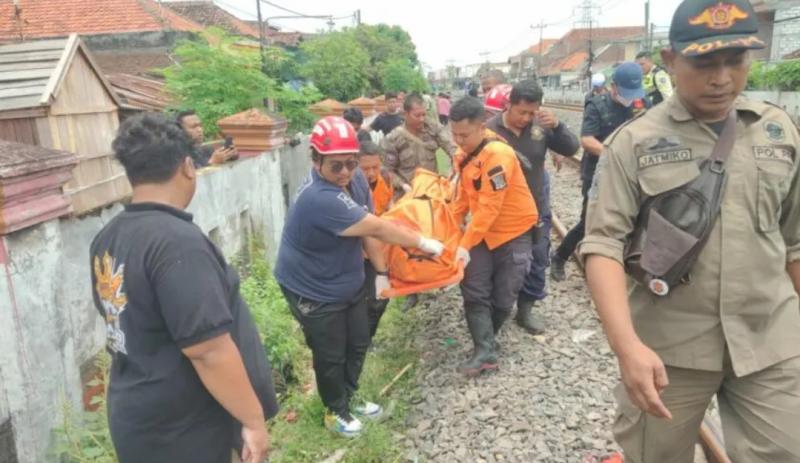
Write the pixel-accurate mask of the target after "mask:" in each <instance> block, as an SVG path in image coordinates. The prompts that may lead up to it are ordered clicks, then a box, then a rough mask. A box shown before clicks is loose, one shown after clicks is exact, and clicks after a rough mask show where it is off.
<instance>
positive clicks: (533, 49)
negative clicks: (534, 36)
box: [526, 39, 558, 55]
mask: <svg viewBox="0 0 800 463" xmlns="http://www.w3.org/2000/svg"><path fill="white" fill-rule="evenodd" d="M556 42H558V39H543V40H542V41H541V43H537V44H535V45H531V46H530V47H528V49H527V50H526V51H527V52H528V53H532V54H534V55H538V54H539V53H540V51H539V50H540V49H541V53H547V51H548V50H550V47H552V46H553V45H555V43H556Z"/></svg>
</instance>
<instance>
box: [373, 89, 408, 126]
mask: <svg viewBox="0 0 800 463" xmlns="http://www.w3.org/2000/svg"><path fill="white" fill-rule="evenodd" d="M401 104H402V100H400V99H398V97H397V94H396V93H394V92H386V111H384V112H382V113H380V114H378V116H377V117H376V118H375V120H373V121H372V123H371V124H370V125H368V126H367V127H364V130H367V131H370V132H371V131H373V130H378V131H380V132H383V135H384V136H385V135H389V133H390V132H391V131H392V130H394V129H396V128H397V127H399V126H401V125H402V124H403V114H402V113H401V112H400V105H401Z"/></svg>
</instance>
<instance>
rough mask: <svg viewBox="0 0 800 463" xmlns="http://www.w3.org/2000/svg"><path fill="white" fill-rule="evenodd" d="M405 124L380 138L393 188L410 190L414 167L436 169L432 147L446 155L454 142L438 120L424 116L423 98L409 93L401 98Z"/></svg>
mask: <svg viewBox="0 0 800 463" xmlns="http://www.w3.org/2000/svg"><path fill="white" fill-rule="evenodd" d="M403 108H404V109H405V112H406V120H405V124H403V125H402V126H400V127H398V128H396V129H394V130H393V131H392V132H391V133H389V135H387V136H386V138H384V139H383V142H382V144H383V149H384V151H385V155H384V156H385V157H384V162H383V164H384V166H385V167H386V169H387V170H388V171H389V172H390V173H391V174H392V178H393V185H394V187H395V190H396V191H398V192H399V193H401V194H402V192H403V191H404V190H405V191H408V190H410V188H411V187H410V184H411V180H412V179H413V178H414V171H415V170H417V168H418V167H422V168H423V169H427V170H430V171H432V172H437V166H436V150H437V149H439V148H442V149H443V150H444V151H445V153H447V155H448V156H452V155H453V153H455V151H456V146H455V145H454V144H453V142H452V140H451V139H450V137H449V135H448V134H447V131H446V130H445V129H444V128H443V127H442V126H441V125H439V123H438V122H436V121H433V120H430V119H428V118H427V117H426V111H425V102H424V101H423V99H422V97H421V96H420V95H419V94H417V93H412V94H410V95H408V97H406V99H405V102H403Z"/></svg>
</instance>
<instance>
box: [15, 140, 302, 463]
mask: <svg viewBox="0 0 800 463" xmlns="http://www.w3.org/2000/svg"><path fill="white" fill-rule="evenodd" d="M282 155H286V153H283V154H279V153H277V152H272V153H267V154H264V155H262V156H259V157H257V158H250V159H243V160H241V161H238V162H236V163H233V164H230V165H226V166H223V167H219V168H213V169H210V170H207V171H205V172H203V174H202V175H201V176H200V177H199V180H198V188H197V194H196V196H195V198H194V200H193V202H192V204H191V206H190V207H189V211H190V212H192V213H194V214H195V221H196V223H197V224H198V225H199V226H200V227H201V228H202V229H203V230H204V231H205V232H206V233H209V235H210V236H212V238H213V239H214V241H215V242H216V243H217V244H219V245H220V247H221V248H222V250H223V252H224V253H225V255H226V256H228V258H229V259H231V258H235V257H236V256H237V254H239V253H240V252H241V251H242V250H243V248H244V247H245V244H246V243H247V237H248V236H259V237H263V239H264V245H265V247H266V249H267V252H268V254H269V256H270V258H271V259H274V256H275V254H276V252H277V246H278V243H279V240H280V234H281V231H282V229H283V222H284V217H285V209H284V202H285V200H284V197H283V192H282V188H281V185H282V180H281V167H280V164H281V162H280V159H279V157H280V156H282ZM121 209H122V206H121V205H119V204H116V205H114V206H112V207H110V208H107V209H104V210H102V211H99V212H98V213H96V214H94V215H90V216H87V217H82V218H80V219H75V218H69V219H62V220H51V221H48V222H45V223H43V224H40V225H38V226H35V227H32V228H29V229H26V230H21V231H19V232H16V233H12V234H10V235H7V236H5V237H0V240H1V241H0V244H2V245H3V247H4V249H6V250H7V251H8V252H7V258H6V253H5V252H3V248H0V327H2V335H0V425H2V424H3V423H4V422H5V421H6V418H7V417H10V418H11V423H12V425H13V429H14V433H13V434H14V437H15V439H14V440H15V446H16V453H17V458H18V460H19V462H20V463H41V462H45V461H49V459H50V458H49V457H48V456H47V454H46V451H47V448H48V445H49V442H50V431H51V429H53V428H54V427H55V426H57V424H58V422H59V419H60V417H61V413H60V411H61V408H62V405H63V403H64V400H68V401H69V402H71V403H73V404H75V406H76V407H79V406H80V403H81V395H82V383H81V366H82V365H84V364H86V363H87V362H89V361H91V360H92V359H93V358H94V356H95V355H96V354H97V353H98V352H100V351H101V350H102V348H103V346H104V343H105V334H104V328H103V323H102V320H101V318H100V316H99V315H98V313H97V311H96V309H95V308H94V306H93V303H92V298H91V288H90V268H89V255H88V248H89V245H90V243H91V240H92V238H93V237H94V235H95V234H96V233H97V232H98V231H99V230H100V229H101V228H102V227H103V225H105V224H106V223H108V221H109V220H110V219H111V218H113V217H114V216H115V215H116V214H117V213H118V212H119V211H120V210H121ZM254 232H255V234H254V235H253V233H254ZM3 456H4V455H3V454H2V449H0V457H3ZM0 460H2V461H3V462H5V461H13V460H10V458H9V459H8V460H7V459H3V458H0Z"/></svg>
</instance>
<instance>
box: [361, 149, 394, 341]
mask: <svg viewBox="0 0 800 463" xmlns="http://www.w3.org/2000/svg"><path fill="white" fill-rule="evenodd" d="M382 155H383V153H382V150H381V149H380V147H379V146H378V145H376V144H375V143H374V142H372V140H368V141H367V140H361V141H360V143H359V150H358V166H359V167H360V168H361V172H363V173H364V176H365V177H367V184H368V185H369V189H370V192H371V193H372V208H373V211H374V213H375V215H377V216H378V217H380V216H381V215H382V214H383V213H384V212H386V211H387V210H388V209H389V207H390V206H391V205H392V196H393V195H394V191H393V189H392V177H391V175H392V174H390V173H389V172H388V171H387V170H386V169H384V168H383V164H382V163H381V156H382ZM364 274H365V275H366V279H365V281H366V284H367V286H368V287H367V319H368V321H369V337H370V339H371V338H374V337H375V333H376V332H377V331H378V323H380V321H381V317H382V316H383V313H384V312H386V306H388V305H389V299H383V298H380V299H379V298H378V296H377V295H376V292H377V289H376V288H375V287H374V286H375V285H374V282H375V280H376V277H377V276H378V274H377V272H376V271H375V266H373V265H372V262H370V261H369V259H364Z"/></svg>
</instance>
